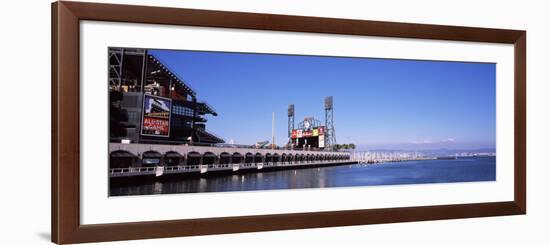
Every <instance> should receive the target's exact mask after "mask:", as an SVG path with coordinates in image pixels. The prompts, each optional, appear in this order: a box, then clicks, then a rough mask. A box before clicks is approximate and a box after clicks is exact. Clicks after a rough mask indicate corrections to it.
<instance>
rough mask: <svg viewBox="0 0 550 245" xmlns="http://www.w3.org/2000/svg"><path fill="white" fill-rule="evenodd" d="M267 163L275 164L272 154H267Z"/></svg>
mask: <svg viewBox="0 0 550 245" xmlns="http://www.w3.org/2000/svg"><path fill="white" fill-rule="evenodd" d="M265 162H273V155H271V153H267V154H265Z"/></svg>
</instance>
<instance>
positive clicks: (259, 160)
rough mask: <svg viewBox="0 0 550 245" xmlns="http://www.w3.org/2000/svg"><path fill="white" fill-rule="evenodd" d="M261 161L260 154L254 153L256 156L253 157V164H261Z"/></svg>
mask: <svg viewBox="0 0 550 245" xmlns="http://www.w3.org/2000/svg"><path fill="white" fill-rule="evenodd" d="M262 160H263V156H262V154H261V153H256V155H254V162H255V163H259V162H262Z"/></svg>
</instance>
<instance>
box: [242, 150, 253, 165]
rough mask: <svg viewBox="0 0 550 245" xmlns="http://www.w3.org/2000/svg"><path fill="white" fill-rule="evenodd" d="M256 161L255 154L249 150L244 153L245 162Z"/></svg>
mask: <svg viewBox="0 0 550 245" xmlns="http://www.w3.org/2000/svg"><path fill="white" fill-rule="evenodd" d="M253 162H254V154H252V153H250V152H248V153H246V154H245V155H244V163H253Z"/></svg>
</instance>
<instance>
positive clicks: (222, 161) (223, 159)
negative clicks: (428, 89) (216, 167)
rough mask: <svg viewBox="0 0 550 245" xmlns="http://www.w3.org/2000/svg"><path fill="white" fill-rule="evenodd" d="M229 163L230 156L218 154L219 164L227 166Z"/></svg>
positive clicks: (223, 153)
mask: <svg viewBox="0 0 550 245" xmlns="http://www.w3.org/2000/svg"><path fill="white" fill-rule="evenodd" d="M229 163H231V154H229V153H227V152H222V153H221V154H220V164H229Z"/></svg>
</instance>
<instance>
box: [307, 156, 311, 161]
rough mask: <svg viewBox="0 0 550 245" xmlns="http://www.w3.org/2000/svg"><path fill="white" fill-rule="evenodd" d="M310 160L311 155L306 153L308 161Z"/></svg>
mask: <svg viewBox="0 0 550 245" xmlns="http://www.w3.org/2000/svg"><path fill="white" fill-rule="evenodd" d="M309 161H311V155H309V154H307V155H306V162H309Z"/></svg>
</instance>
